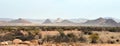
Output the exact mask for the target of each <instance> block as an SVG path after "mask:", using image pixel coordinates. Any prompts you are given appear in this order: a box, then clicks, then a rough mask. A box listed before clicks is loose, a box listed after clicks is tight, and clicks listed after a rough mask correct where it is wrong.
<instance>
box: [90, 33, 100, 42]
mask: <svg viewBox="0 0 120 46" xmlns="http://www.w3.org/2000/svg"><path fill="white" fill-rule="evenodd" d="M89 39H90V40H91V42H90V43H97V40H98V39H99V35H98V34H97V33H94V34H91V35H90V36H89Z"/></svg>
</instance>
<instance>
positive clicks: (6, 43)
mask: <svg viewBox="0 0 120 46" xmlns="http://www.w3.org/2000/svg"><path fill="white" fill-rule="evenodd" d="M0 45H8V42H0Z"/></svg>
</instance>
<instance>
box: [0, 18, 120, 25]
mask: <svg viewBox="0 0 120 46" xmlns="http://www.w3.org/2000/svg"><path fill="white" fill-rule="evenodd" d="M30 25H31V26H41V25H42V26H107V27H120V19H114V18H102V17H100V18H97V19H93V20H89V19H83V18H78V19H61V18H57V19H23V18H18V19H11V18H0V26H30Z"/></svg>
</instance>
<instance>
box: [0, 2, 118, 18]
mask: <svg viewBox="0 0 120 46" xmlns="http://www.w3.org/2000/svg"><path fill="white" fill-rule="evenodd" d="M99 17H112V18H119V19H120V0H0V18H30V19H45V18H52V19H54V18H64V19H70V18H87V19H95V18H99Z"/></svg>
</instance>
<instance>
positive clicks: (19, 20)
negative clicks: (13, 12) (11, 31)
mask: <svg viewBox="0 0 120 46" xmlns="http://www.w3.org/2000/svg"><path fill="white" fill-rule="evenodd" d="M9 23H32V22H30V21H27V20H25V19H22V18H19V19H16V20H11V21H9Z"/></svg>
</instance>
